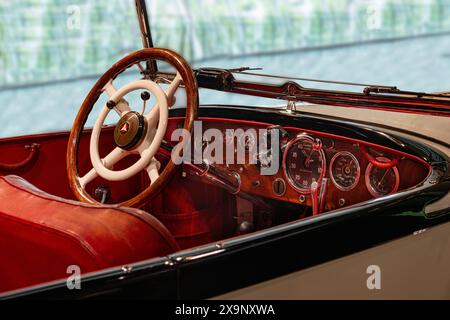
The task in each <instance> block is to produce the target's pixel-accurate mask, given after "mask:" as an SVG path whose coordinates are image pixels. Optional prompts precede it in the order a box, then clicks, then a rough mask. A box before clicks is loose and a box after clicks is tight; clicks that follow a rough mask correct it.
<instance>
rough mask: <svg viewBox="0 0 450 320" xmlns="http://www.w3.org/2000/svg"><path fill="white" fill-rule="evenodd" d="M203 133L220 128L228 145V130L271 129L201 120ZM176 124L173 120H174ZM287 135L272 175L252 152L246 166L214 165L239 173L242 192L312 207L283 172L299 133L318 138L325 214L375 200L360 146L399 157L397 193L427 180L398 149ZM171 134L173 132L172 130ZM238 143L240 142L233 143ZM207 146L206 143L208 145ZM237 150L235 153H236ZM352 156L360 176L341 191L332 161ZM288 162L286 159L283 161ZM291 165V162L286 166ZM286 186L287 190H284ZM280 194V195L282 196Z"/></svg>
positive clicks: (425, 169)
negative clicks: (252, 160) (252, 157)
mask: <svg viewBox="0 0 450 320" xmlns="http://www.w3.org/2000/svg"><path fill="white" fill-rule="evenodd" d="M201 120H203V121H202V131H203V132H205V131H207V130H208V129H218V130H220V131H221V132H222V134H223V136H224V139H223V141H224V144H226V143H227V142H226V141H227V138H226V135H227V132H226V131H227V129H231V130H237V129H242V130H243V131H244V132H245V131H246V130H248V129H254V130H258V129H267V128H268V127H269V126H271V125H270V124H268V123H254V122H246V121H238V120H229V119H227V120H223V119H214V118H208V119H201ZM172 121H173V120H172ZM283 129H284V130H285V131H286V133H287V136H286V137H285V138H283V139H281V141H280V143H281V154H280V158H279V168H278V170H277V171H276V173H275V174H273V175H262V174H261V167H260V165H258V164H255V163H249V156H248V154H249V153H250V152H249V151H245V152H246V161H245V163H244V164H215V166H216V167H219V168H221V169H223V170H227V171H229V172H230V173H231V172H234V173H237V174H239V176H240V180H241V191H243V192H245V193H248V194H251V195H256V196H261V197H264V198H270V199H275V200H280V201H286V202H291V203H297V204H303V205H307V206H311V205H312V197H311V193H310V192H299V191H298V190H297V189H296V188H295V187H294V186H293V183H292V181H289V178H288V176H287V174H286V170H284V169H283V158H285V157H283V153H286V145H287V144H288V143H289V142H290V141H292V140H293V139H295V138H296V137H297V136H298V135H299V134H307V135H308V136H309V137H312V138H313V139H319V140H320V141H321V143H322V150H323V151H324V156H325V162H326V165H325V166H324V169H325V172H324V175H323V179H327V180H328V181H327V186H328V188H327V192H326V196H325V198H324V199H325V203H324V211H329V210H333V209H336V208H339V207H344V206H349V205H353V204H356V203H360V202H363V201H366V200H369V199H373V198H375V197H374V196H373V195H372V194H371V193H370V192H369V190H368V186H367V184H366V177H365V175H366V170H367V167H368V166H370V162H369V160H368V159H367V158H366V156H365V155H364V154H363V153H362V152H361V148H360V146H361V145H363V146H364V147H365V148H367V150H369V151H370V152H371V153H373V154H374V155H375V156H377V157H385V158H389V159H394V158H399V162H398V164H397V165H396V166H395V168H396V170H398V176H399V183H398V190H396V191H395V192H397V191H401V190H405V189H408V188H411V187H413V186H415V185H417V184H419V183H420V182H422V181H423V180H425V179H426V177H427V176H428V174H429V172H430V168H429V166H428V165H427V164H426V163H424V162H423V161H421V160H420V159H416V158H414V157H412V156H410V155H407V154H400V153H398V152H397V151H395V150H390V149H387V148H384V147H383V146H374V145H371V144H368V143H366V142H364V141H357V140H352V139H349V138H346V137H340V136H333V135H329V134H324V133H321V132H308V131H305V130H303V129H301V128H288V127H286V128H283ZM169 131H170V130H169ZM234 143H235V144H237V143H239V142H238V141H234ZM206 144H207V143H206ZM205 147H206V146H205ZM226 149H227V147H226V146H223V153H224V154H226ZM235 151H236V150H235ZM342 151H345V152H348V153H351V154H352V155H353V156H354V157H355V158H356V159H357V161H358V163H359V167H360V177H359V180H358V182H357V183H356V184H355V186H354V187H352V189H351V190H348V191H343V190H340V189H339V188H338V187H337V186H336V185H335V183H334V182H333V181H332V179H331V172H330V162H331V160H332V158H333V157H334V156H335V155H336V154H337V153H339V152H342ZM284 161H286V159H284ZM284 164H285V166H288V165H289V164H288V163H284ZM283 183H284V185H285V191H284V192H280V191H283V190H282V187H280V186H282V185H283ZM280 193H281V194H280Z"/></svg>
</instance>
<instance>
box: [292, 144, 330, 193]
mask: <svg viewBox="0 0 450 320" xmlns="http://www.w3.org/2000/svg"><path fill="white" fill-rule="evenodd" d="M325 168H326V159H325V153H324V152H323V149H322V142H321V141H320V140H319V139H314V138H312V137H310V136H308V135H299V136H298V137H297V138H296V139H294V140H292V141H291V142H289V143H288V145H287V146H286V150H285V153H284V157H283V169H284V173H285V175H286V177H287V179H288V181H289V184H290V185H291V186H292V187H293V188H294V189H295V190H297V191H298V192H300V193H309V192H311V184H312V183H313V182H317V183H318V184H319V185H320V182H321V180H322V178H323V176H324V174H325Z"/></svg>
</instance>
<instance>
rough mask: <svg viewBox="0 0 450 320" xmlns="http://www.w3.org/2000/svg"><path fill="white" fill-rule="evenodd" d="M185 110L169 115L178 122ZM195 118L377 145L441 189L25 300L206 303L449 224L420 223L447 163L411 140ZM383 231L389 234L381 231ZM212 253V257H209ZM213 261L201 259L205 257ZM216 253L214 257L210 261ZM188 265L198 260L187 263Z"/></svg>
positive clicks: (286, 122) (249, 113) (311, 121)
mask: <svg viewBox="0 0 450 320" xmlns="http://www.w3.org/2000/svg"><path fill="white" fill-rule="evenodd" d="M183 113H184V110H182V109H180V110H172V111H171V116H181V115H183ZM200 117H217V118H229V119H241V120H251V121H260V122H265V123H267V122H270V123H272V124H280V125H283V126H291V127H300V128H304V129H309V130H315V131H322V132H326V133H331V134H337V135H341V136H346V137H350V138H354V139H358V140H364V141H367V142H372V143H376V144H379V145H383V146H386V147H390V148H393V149H396V150H399V151H403V152H407V153H410V154H412V155H415V156H417V157H420V158H422V159H424V160H426V161H427V162H428V163H430V164H433V166H434V169H435V170H434V171H435V172H437V173H439V174H441V175H442V176H441V177H440V178H439V179H440V182H439V183H437V184H434V185H429V186H422V187H421V188H418V189H417V191H414V192H411V193H405V194H402V195H400V196H398V197H395V198H391V199H386V200H383V199H382V200H377V201H373V202H372V203H368V204H367V205H365V206H364V207H362V208H357V207H356V208H350V209H349V210H344V211H342V212H339V211H338V212H333V213H327V214H324V215H322V216H319V217H317V218H315V219H305V221H300V222H298V223H292V224H287V225H283V226H279V227H277V228H272V229H269V230H267V231H264V232H261V233H258V234H255V235H251V236H249V237H248V238H246V239H234V240H230V241H224V242H223V243H222V246H221V247H217V246H215V245H214V244H212V245H210V246H207V247H202V248H197V249H194V250H188V251H184V252H180V253H177V254H175V255H173V256H170V257H167V258H166V260H165V261H164V259H162V260H161V261H159V262H158V265H157V266H156V267H155V266H152V263H153V264H154V262H150V261H149V262H148V263H142V264H141V265H140V266H136V267H135V271H133V272H130V273H125V272H123V270H121V268H116V269H112V270H110V271H109V272H108V273H105V274H101V273H99V274H96V275H93V276H90V277H88V278H84V280H83V282H82V288H83V290H80V291H75V290H74V291H69V290H67V289H66V286H65V282H61V283H59V284H55V285H54V286H52V287H40V288H35V289H33V290H29V291H25V292H21V293H18V294H16V295H15V297H24V298H76V299H82V298H119V297H120V298H156V299H158V298H159V299H161V298H180V299H191V298H207V297H212V296H214V295H218V294H221V293H225V292H228V291H231V290H236V289H239V288H243V287H245V286H248V285H251V284H255V283H258V282H261V281H264V280H268V279H271V278H274V277H277V276H281V275H284V274H287V273H289V272H293V271H297V270H301V269H304V268H307V267H311V266H314V265H317V264H319V263H323V262H326V261H330V260H332V259H336V258H339V257H342V256H344V255H348V254H351V253H355V252H358V251H361V250H364V249H367V248H370V247H372V246H375V245H378V244H381V243H383V242H386V241H390V240H393V239H396V238H399V237H402V236H405V235H409V234H411V233H413V232H414V231H416V230H420V229H423V228H430V227H432V226H434V225H437V224H440V223H446V222H449V221H450V214H449V213H450V208H444V209H442V210H441V212H439V213H440V215H438V216H433V217H432V218H431V217H427V216H425V214H424V213H423V209H424V207H425V206H426V204H429V203H432V202H434V201H436V200H438V199H441V198H442V197H443V196H444V195H446V194H447V193H448V192H449V190H450V176H449V173H448V170H447V169H448V168H447V161H448V159H447V158H446V157H445V156H444V155H442V154H440V153H437V152H435V151H434V150H432V149H430V148H428V147H426V146H423V145H420V144H418V143H416V142H414V141H411V140H405V139H400V138H395V137H391V136H388V135H386V134H383V133H381V132H379V131H377V130H373V129H371V128H369V127H365V126H362V125H358V124H355V123H350V122H346V121H333V120H331V119H326V118H320V117H316V116H309V115H297V116H290V115H286V114H283V112H281V111H280V110H274V109H266V110H261V109H259V110H256V109H252V108H245V107H241V108H227V107H208V108H201V109H200ZM386 226H389V227H388V228H387V227H386ZM216 251H217V252H216ZM211 252H212V253H213V254H206V255H204V256H201V255H203V254H205V253H211ZM214 252H216V253H214ZM189 257H191V258H192V257H197V258H196V259H193V260H192V259H191V260H189Z"/></svg>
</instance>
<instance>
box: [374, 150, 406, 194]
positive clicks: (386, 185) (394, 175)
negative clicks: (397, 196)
mask: <svg viewBox="0 0 450 320" xmlns="http://www.w3.org/2000/svg"><path fill="white" fill-rule="evenodd" d="M376 160H377V161H380V162H390V161H391V160H389V159H388V158H384V157H378V158H376ZM399 184H400V175H399V173H398V169H397V167H392V168H389V169H385V168H379V167H376V166H375V165H373V164H372V163H369V165H368V166H367V169H366V186H367V190H369V192H370V194H371V195H372V196H374V197H381V196H385V195H388V194H392V193H394V192H396V191H397V190H398V187H399Z"/></svg>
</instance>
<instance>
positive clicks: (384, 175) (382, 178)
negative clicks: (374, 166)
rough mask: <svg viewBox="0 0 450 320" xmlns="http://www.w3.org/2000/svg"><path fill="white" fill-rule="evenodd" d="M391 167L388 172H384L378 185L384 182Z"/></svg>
mask: <svg viewBox="0 0 450 320" xmlns="http://www.w3.org/2000/svg"><path fill="white" fill-rule="evenodd" d="M388 171H389V169H387V170H386V172H385V173H384V174H383V176H382V177H381V180H380V181H379V182H378V184H377V187H378V188H379V187H380V184H381V183H382V182H383V180H384V178H385V177H386V174H387V173H388Z"/></svg>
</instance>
